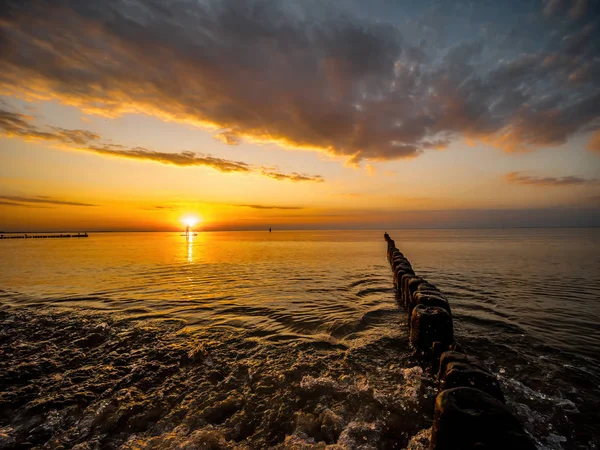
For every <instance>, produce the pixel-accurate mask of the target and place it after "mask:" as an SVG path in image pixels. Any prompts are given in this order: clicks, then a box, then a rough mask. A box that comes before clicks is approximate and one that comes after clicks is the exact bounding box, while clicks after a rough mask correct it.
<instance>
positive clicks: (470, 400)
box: [430, 387, 536, 450]
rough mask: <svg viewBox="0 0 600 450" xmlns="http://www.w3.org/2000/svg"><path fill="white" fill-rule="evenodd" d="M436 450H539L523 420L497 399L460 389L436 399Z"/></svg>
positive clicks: (433, 432)
mask: <svg viewBox="0 0 600 450" xmlns="http://www.w3.org/2000/svg"><path fill="white" fill-rule="evenodd" d="M430 448H431V449H432V450H459V449H460V450H469V449H473V450H475V449H487V450H507V449H520V450H535V448H536V447H535V445H534V444H533V443H532V442H531V441H530V440H529V438H528V437H527V435H526V434H525V432H524V431H523V428H522V426H521V424H520V423H519V420H518V419H517V418H516V417H515V416H513V414H512V413H511V412H510V410H509V409H508V408H507V407H506V406H505V405H504V404H502V403H501V402H500V401H498V400H496V399H495V398H494V397H492V396H490V395H488V394H486V393H485V392H482V391H480V390H478V389H474V388H467V387H459V388H454V389H448V390H445V391H442V392H441V393H440V394H439V395H438V396H437V398H436V402H435V411H434V419H433V428H432V432H431V447H430Z"/></svg>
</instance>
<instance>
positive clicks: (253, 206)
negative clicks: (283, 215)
mask: <svg viewBox="0 0 600 450" xmlns="http://www.w3.org/2000/svg"><path fill="white" fill-rule="evenodd" d="M231 206H238V207H242V208H252V209H304V207H303V206H277V205H246V204H241V205H231Z"/></svg>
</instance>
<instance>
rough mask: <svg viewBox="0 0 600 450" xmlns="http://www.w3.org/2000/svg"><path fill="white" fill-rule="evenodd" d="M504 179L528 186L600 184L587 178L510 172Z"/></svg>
mask: <svg viewBox="0 0 600 450" xmlns="http://www.w3.org/2000/svg"><path fill="white" fill-rule="evenodd" d="M504 178H505V179H506V181H508V182H509V183H514V184H524V185H528V186H540V187H544V186H581V185H590V184H598V183H599V181H598V180H589V179H585V178H580V177H575V176H566V177H537V176H531V175H526V174H523V173H522V172H509V173H507V174H506V175H505V176H504Z"/></svg>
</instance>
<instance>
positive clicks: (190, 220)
mask: <svg viewBox="0 0 600 450" xmlns="http://www.w3.org/2000/svg"><path fill="white" fill-rule="evenodd" d="M181 221H182V222H183V224H184V225H187V226H189V227H193V226H194V225H196V224H197V223H199V222H202V219H201V218H199V217H192V216H187V217H184V218H183V219H181Z"/></svg>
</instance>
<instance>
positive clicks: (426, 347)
mask: <svg viewBox="0 0 600 450" xmlns="http://www.w3.org/2000/svg"><path fill="white" fill-rule="evenodd" d="M453 340H454V332H453V327H452V317H451V316H450V314H449V313H448V311H446V310H445V309H444V308H441V307H439V306H425V305H417V306H415V308H414V309H413V311H412V316H411V321H410V343H411V345H412V346H413V347H415V348H417V349H419V350H421V351H423V352H427V353H428V352H430V351H431V347H432V345H433V343H434V342H435V341H439V342H441V343H442V345H450V344H452V341H453Z"/></svg>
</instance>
